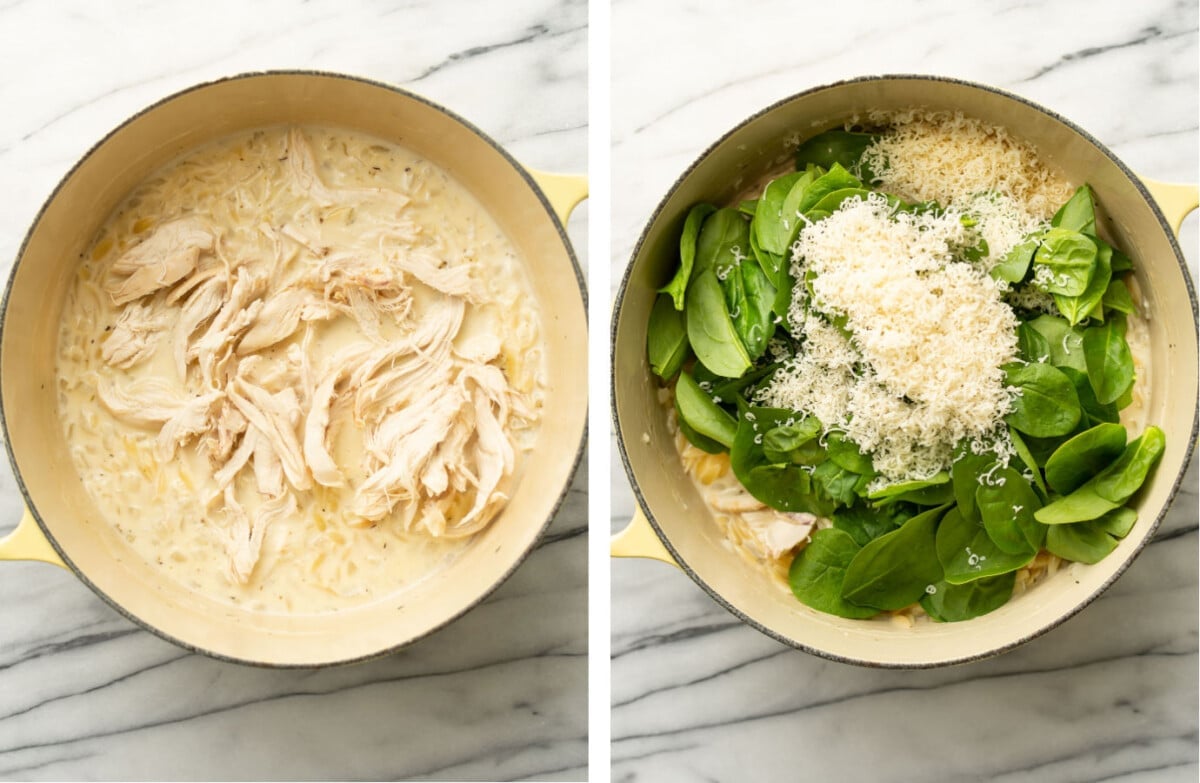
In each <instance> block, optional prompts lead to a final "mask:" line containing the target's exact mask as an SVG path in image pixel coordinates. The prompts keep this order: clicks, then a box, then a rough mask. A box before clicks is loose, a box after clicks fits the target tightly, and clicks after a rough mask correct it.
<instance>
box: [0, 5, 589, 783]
mask: <svg viewBox="0 0 1200 783" xmlns="http://www.w3.org/2000/svg"><path fill="white" fill-rule="evenodd" d="M586 24H587V8H586V5H585V4H584V3H582V2H578V1H576V0H520V2H504V3H485V2H434V1H433V0H426V1H424V2H422V1H421V0H417V1H416V2H392V3H366V2H355V3H349V2H338V1H337V0H316V1H315V2H310V3H299V2H283V1H282V0H266V2H256V3H244V2H237V0H205V2H202V3H187V4H185V3H166V2H161V3H155V2H110V3H101V2H85V1H84V0H78V1H76V2H57V3H43V2H37V1H36V0H15V1H14V0H4V1H3V2H0V106H3V111H0V183H3V187H0V259H2V261H0V263H2V264H3V267H4V274H5V277H7V270H8V267H9V265H10V264H11V262H12V259H13V257H14V256H15V254H16V251H17V248H18V246H19V244H20V241H21V238H22V237H23V236H24V233H25V230H26V228H27V227H28V225H29V223H30V222H31V221H32V219H33V217H34V214H35V213H36V211H37V209H38V207H39V205H40V204H41V203H42V201H43V200H44V199H45V197H46V196H47V195H48V194H49V193H50V191H51V189H52V188H53V187H54V185H55V183H56V182H57V181H58V179H59V178H60V177H61V176H62V175H63V174H64V173H65V172H66V171H67V169H68V168H69V167H70V166H71V164H72V163H73V162H74V161H75V160H76V159H77V158H78V156H79V155H80V154H81V153H82V152H83V151H84V150H86V149H87V148H88V147H89V146H90V145H91V144H92V143H93V142H94V141H95V140H96V139H98V138H99V137H100V136H101V135H102V134H104V133H105V132H107V131H108V130H110V129H111V128H112V127H114V126H115V125H117V124H118V123H120V122H121V121H122V120H124V119H125V118H126V117H127V116H129V115H130V114H131V113H133V112H134V111H136V110H138V109H140V108H141V107H143V106H145V105H147V104H149V103H151V102H153V101H155V100H157V99H159V98H162V97H165V96H166V95H168V94H170V93H172V92H174V91H176V90H178V89H181V88H183V87H186V86H188V85H190V84H193V83H196V82H200V81H204V80H208V79H211V78H216V77H220V76H225V75H231V74H235V73H239V72H243V71H248V70H260V69H269V68H317V69H328V70H334V71H342V72H346V73H351V74H358V75H362V76H367V77H371V78H374V79H379V80H382V81H386V82H390V83H394V84H398V85H401V86H404V87H408V88H411V89H412V90H414V91H417V92H419V93H421V94H424V95H426V96H428V97H429V98H431V99H433V100H435V101H438V102H441V103H443V104H445V105H447V106H450V107H451V108H453V110H454V111H456V112H458V113H459V114H461V115H463V116H465V117H467V118H468V119H470V120H471V121H472V122H474V123H475V124H476V125H478V126H479V127H480V128H482V129H483V130H484V131H485V132H487V133H488V134H489V135H491V136H492V137H493V138H495V139H497V140H498V141H499V142H500V143H502V144H503V145H505V146H506V147H507V148H508V150H509V151H510V152H512V154H513V155H514V156H515V157H517V158H518V159H519V160H521V161H522V162H523V163H525V164H526V165H529V166H533V167H538V168H543V169H548V170H558V171H583V170H585V169H586V165H587V161H586V151H587V102H586V89H587V29H586ZM586 212H587V209H586V206H585V207H584V208H582V209H581V210H579V211H577V213H576V216H575V218H574V219H573V220H572V222H571V227H570V233H571V237H572V239H573V240H574V243H575V246H576V248H577V252H579V254H580V256H581V257H582V256H583V249H584V248H585V247H586V243H587V219H586ZM586 472H587V471H586V465H585V466H584V467H583V468H582V469H581V471H580V473H579V474H578V477H577V479H576V481H575V483H574V485H573V487H572V491H571V494H570V497H569V499H568V501H567V503H566V504H565V506H564V507H563V509H562V511H561V512H560V513H559V514H558V516H557V518H556V520H555V522H554V523H553V525H552V527H551V529H550V531H549V534H548V535H547V536H546V538H545V539H544V540H543V541H542V542H541V544H540V546H539V547H538V549H537V550H536V551H535V552H534V553H533V554H532V555H531V556H530V558H529V559H528V560H527V561H526V563H525V564H524V565H523V566H522V567H521V568H520V569H519V570H518V571H517V573H516V575H515V576H514V577H513V578H512V579H511V580H510V581H508V582H507V583H506V584H505V585H504V586H503V587H502V588H501V589H500V590H499V591H497V592H496V593H495V594H494V595H492V596H491V598H489V599H488V600H487V601H486V602H485V603H484V604H483V605H481V606H480V607H478V608H477V609H475V610H474V611H472V612H471V613H469V614H468V615H467V616H466V617H464V618H462V619H461V620H460V621H458V622H456V623H454V624H453V625H452V626H450V627H449V628H447V629H445V630H444V631H443V632H440V633H438V634H436V635H434V636H433V637H431V638H429V639H428V640H426V641H424V642H421V643H420V644H418V645H416V646H414V647H412V648H410V649H408V650H406V651H404V652H401V653H400V654H397V655H394V656H391V657H388V658H386V659H383V660H379V661H375V662H373V663H367V664H362V665H358V666H353V667H348V668H339V669H333V670H325V671H316V672H313V671H268V670H261V669H254V668H247V667H241V666H236V665H230V664H224V663H218V662H216V661H212V660H209V659H207V658H204V657H201V656H197V655H192V654H188V653H185V652H183V651H182V650H180V649H178V648H176V647H174V646H172V645H170V644H168V643H166V642H163V641H161V640H159V639H158V638H156V637H154V636H152V635H150V634H149V633H147V632H145V631H142V630H140V629H138V628H137V627H135V626H133V625H132V624H130V623H129V622H128V621H126V620H124V619H123V618H121V617H119V616H118V615H117V614H116V613H115V612H113V611H112V610H111V609H109V608H108V607H107V606H106V605H104V604H103V603H101V601H100V600H99V599H98V598H96V597H94V596H93V595H92V593H91V592H90V591H88V589H87V588H86V587H84V586H83V585H82V584H81V583H80V582H78V581H76V580H75V579H74V578H72V576H71V575H69V574H67V573H65V572H62V571H59V570H58V569H56V568H53V567H50V566H45V565H41V564H20V563H3V564H0V778H4V779H14V778H15V779H24V778H35V779H53V778H59V779H61V778H87V779H98V778H99V779H121V778H124V779H137V778H143V779H144V778H149V779H155V778H167V779H170V778H190V779H229V778H234V779H237V778H240V779H255V778H258V779H266V778H276V779H277V778H293V779H302V778H339V779H352V778H353V779H363V778H368V779H369V778H375V779H389V778H419V779H435V778H436V779H446V778H451V779H483V780H512V779H550V780H580V779H583V778H584V777H585V776H586V763H587V746H586V742H587V664H586V660H587V658H586V652H587V650H586V647H587V630H586V607H587V600H586V568H585V567H584V563H585V561H586V543H585V541H586V536H585V535H584V533H585V531H586V518H587V503H586V491H585V487H586V484H585V482H584V480H583V479H584V477H586ZM19 513H20V500H19V496H18V493H17V491H16V488H15V486H14V482H13V479H12V477H11V473H10V469H9V466H8V463H7V461H5V462H4V463H3V465H0V532H2V531H3V530H6V529H7V527H8V526H10V525H11V524H12V523H14V522H15V521H16V520H17V518H18V516H19Z"/></svg>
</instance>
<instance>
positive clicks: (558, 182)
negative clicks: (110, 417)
mask: <svg viewBox="0 0 1200 783" xmlns="http://www.w3.org/2000/svg"><path fill="white" fill-rule="evenodd" d="M283 123H308V124H321V125H329V126H336V127H343V128H348V129H353V130H357V131H362V132H365V133H369V134H372V135H375V136H378V137H380V138H383V139H386V140H390V141H394V142H396V143H399V144H403V145H404V146H406V147H408V148H410V149H412V150H415V151H417V152H419V153H421V154H422V155H424V156H426V157H427V158H428V159H429V160H431V161H433V162H435V163H437V164H438V165H440V166H442V167H443V168H445V169H446V170H448V171H449V172H450V173H451V174H452V175H453V176H455V177H456V178H457V179H458V180H459V181H460V182H462V183H463V184H464V185H465V186H466V187H467V188H468V189H469V190H470V191H471V192H472V193H473V194H474V195H475V196H476V197H477V198H478V199H479V200H480V202H482V203H483V205H484V206H485V207H486V208H487V210H488V211H489V212H490V213H491V215H492V216H493V217H494V218H495V219H496V221H497V222H498V223H499V225H500V226H501V227H502V228H503V229H504V230H505V232H506V233H507V234H508V236H509V237H510V239H511V240H512V242H513V244H514V245H515V246H516V248H517V250H518V252H519V253H520V255H521V256H522V257H523V258H524V259H525V261H526V263H527V264H528V265H529V268H530V275H529V277H530V280H531V281H532V284H533V287H534V292H535V297H536V299H537V306H538V307H539V308H540V309H541V314H542V322H543V323H544V324H545V325H546V328H545V330H544V335H545V340H546V361H547V368H548V370H547V375H548V388H549V390H550V391H549V393H548V394H547V399H546V406H545V410H544V414H543V422H542V433H543V434H542V436H541V437H540V438H539V440H538V443H537V447H536V448H535V449H534V450H533V451H532V453H531V454H530V456H529V459H528V462H527V463H526V467H525V476H526V478H525V480H523V481H521V482H520V483H519V485H518V486H517V488H516V490H515V491H514V493H513V496H512V498H511V499H510V501H509V502H508V504H507V505H506V506H505V508H504V510H503V512H502V513H501V515H500V516H499V517H498V518H497V519H496V520H495V521H494V522H493V524H492V525H490V526H489V527H488V528H487V530H486V531H484V532H483V533H481V534H480V535H479V536H478V538H477V539H476V540H475V541H474V542H473V544H472V546H471V547H470V548H469V549H468V550H467V552H465V553H464V554H463V555H462V556H461V557H459V558H458V559H457V560H456V562H455V563H454V564H453V565H452V566H451V567H449V568H447V569H445V570H444V571H443V572H441V573H440V574H438V575H437V576H436V577H435V578H433V579H430V580H427V581H425V582H423V583H422V584H421V585H420V586H419V587H417V588H414V589H413V590H410V591H407V592H405V593H403V594H402V595H401V596H396V597H393V598H390V599H384V600H381V601H380V602H378V603H375V604H372V605H369V606H364V607H361V608H356V609H353V610H350V611H343V612H337V613H331V614H323V615H307V616H305V615H296V616H275V615H265V614H255V613H250V612H245V611H240V610H238V609H235V608H233V607H231V606H228V605H224V604H217V603H215V602H213V601H211V600H209V599H206V598H203V597H202V596H198V595H196V594H194V593H191V592H189V591H187V590H185V589H184V588H183V587H181V586H180V585H178V584H176V583H175V582H172V581H170V580H167V579H164V578H163V577H162V576H161V574H160V572H158V571H156V570H155V569H153V568H151V567H150V566H149V565H148V564H147V563H145V562H143V561H141V560H140V559H139V558H138V557H137V556H136V555H134V553H133V552H132V550H130V549H128V548H127V547H126V546H125V545H124V544H123V543H122V542H121V541H119V540H117V539H116V536H115V535H114V533H113V530H112V529H111V527H110V525H109V524H108V523H106V522H105V521H104V520H103V519H102V518H101V516H100V514H99V512H98V511H97V509H96V507H95V505H94V504H93V503H92V501H91V500H90V499H89V497H88V495H87V493H86V492H85V491H84V488H83V485H82V483H81V482H80V480H79V478H78V475H77V474H76V472H75V469H74V467H73V464H72V462H71V458H70V455H69V454H68V451H67V444H66V442H65V440H64V437H63V433H62V427H61V425H60V423H59V420H58V409H57V401H56V394H55V391H54V390H55V388H56V385H55V375H54V357H55V356H56V354H57V350H56V341H57V336H58V321H59V315H60V313H61V311H62V305H63V301H64V296H65V293H66V290H67V286H68V284H69V282H70V281H71V279H72V278H73V276H74V264H75V260H76V259H77V258H79V257H80V254H81V253H82V252H83V250H84V249H85V246H86V245H87V243H88V242H89V241H90V240H91V238H92V236H93V235H94V234H95V232H96V230H97V229H98V228H99V227H100V225H101V224H102V223H103V222H104V220H105V218H106V217H107V216H108V214H109V213H110V212H111V211H112V209H113V208H114V207H115V206H116V205H117V204H118V202H120V200H121V199H122V198H123V197H124V196H125V195H126V194H127V193H128V192H129V191H130V190H131V189H132V188H133V187H134V186H136V185H137V184H138V183H139V182H141V181H142V180H143V179H144V178H145V177H146V176H147V175H149V174H150V173H151V172H152V171H154V170H155V169H157V168H159V167H160V166H162V165H163V164H165V163H166V162H168V161H169V160H171V159H172V158H175V157H176V156H178V155H179V154H181V153H182V152H184V151H185V150H188V149H191V148H194V147H197V146H199V145H202V144H204V143H206V142H208V141H210V140H212V139H216V138H218V137H221V136H225V135H228V134H231V133H235V132H238V131H241V130H245V129H250V128H255V127H263V126H269V125H278V124H283ZM585 193H586V182H585V181H584V180H583V178H582V177H569V176H558V175H550V174H541V173H537V172H531V171H528V170H526V169H524V168H522V167H521V166H520V165H519V164H518V163H517V162H516V161H515V160H513V159H512V158H511V157H510V156H509V155H508V153H506V152H505V151H504V150H503V148H501V147H500V146H499V145H498V144H496V142H494V141H492V140H491V139H489V138H488V137H487V136H485V135H484V134H483V133H481V132H480V131H479V130H478V129H476V128H474V127H473V126H471V125H470V124H469V123H467V122H466V121H464V120H462V119H461V118H459V117H457V116H455V115H454V114H452V113H450V112H449V111H447V110H446V109H443V108H442V107H440V106H437V105H436V104H434V103H431V102H430V101H427V100H425V99H424V98H420V97H418V96H416V95H413V94H411V93H408V92H405V91H403V90H400V89H397V88H395V87H391V86H388V85H385V84H380V83H377V82H371V81H367V80H364V79H359V78H353V77H349V76H342V75H338V74H329V73H317V72H291V71H288V72H270V73H254V74H245V75H241V76H235V77H232V78H229V79H223V80H220V81H216V82H212V83H208V84H201V85H198V86H196V87H193V88H191V89H188V90H185V91H183V92H180V93H178V94H176V95H173V96H171V97H169V98H166V99H165V100H163V101H160V102H159V103H157V104H155V105H153V106H151V107H150V108H148V109H146V110H144V111H142V112H141V113H139V114H137V115H135V116H134V117H132V118H130V119H129V120H128V121H127V122H125V123H124V124H123V125H121V126H120V127H119V128H117V129H116V130H114V131H113V132H112V133H110V134H109V135H108V136H106V137H105V138H104V139H103V140H102V141H100V143H98V144H97V145H96V146H95V147H93V148H92V149H91V151H89V152H88V153H87V155H85V156H84V158H83V159H82V160H80V161H79V163H77V164H76V165H75V167H74V168H73V169H72V170H71V171H70V172H69V173H68V174H67V175H66V177H65V178H64V179H63V181H62V182H61V183H60V184H59V185H58V187H57V188H56V189H55V191H54V193H53V194H52V195H51V196H50V199H49V200H48V201H47V202H46V204H45V206H44V207H43V208H42V210H41V212H40V213H39V215H38V217H37V219H36V221H35V222H34V224H33V227H32V228H30V230H29V234H28V235H27V236H26V238H25V242H24V244H23V245H22V247H21V252H20V255H19V256H18V258H17V261H16V263H15V265H14V267H13V272H12V276H11V278H10V279H9V283H8V288H7V290H6V292H5V297H4V305H3V313H2V320H0V413H2V415H3V424H4V429H5V434H6V436H7V437H6V441H7V446H8V450H9V458H10V459H11V461H12V465H13V469H14V471H15V473H16V476H17V481H18V484H19V485H20V488H21V491H22V493H23V494H24V496H25V503H26V507H27V512H26V514H25V516H24V518H23V519H22V520H21V522H20V524H19V525H18V527H17V529H16V530H15V531H14V532H13V533H12V534H10V535H9V536H8V537H7V538H6V539H4V540H3V541H0V559H35V560H44V561H46V562H50V563H56V564H58V565H62V566H65V567H67V568H70V569H71V570H72V571H74V572H75V573H76V574H77V575H78V576H79V578H80V579H82V580H83V581H84V582H85V583H86V584H87V585H88V586H89V587H91V588H92V589H93V590H94V591H95V592H96V593H97V594H98V595H99V596H100V597H101V598H103V599H104V600H105V601H107V602H108V603H110V604H111V605H112V606H113V607H114V608H115V609H117V610H118V611H119V612H121V613H122V614H124V615H125V616H126V617H128V618H130V619H131V620H134V621H135V622H137V623H139V624H141V625H142V626H144V627H146V628H147V629H149V630H151V631H153V632H154V633H156V634H158V635H160V636H162V637H164V638H166V639H168V640H170V641H173V642H175V643H177V644H179V645H181V646H184V647H187V648H190V649H194V650H197V651H200V652H203V653H206V654H209V655H212V656H215V657H218V658H224V659H229V660H235V661H239V662H245V663H254V664H262V665H276V666H315V665H324V664H330V663H341V662H349V661H356V660H362V659H365V658H371V657H374V656H378V655H381V654H384V653H387V652H390V651H392V650H395V649H397V648H399V647H401V646H403V645H405V644H409V643H411V642H413V641H415V640H417V639H420V638H421V637H423V636H425V635H427V634H429V633H431V632H432V631H434V630H436V629H438V628H440V627H442V626H443V625H445V624H446V623H448V622H450V621H451V620H453V619H455V618H456V617H458V616H460V615H462V614H463V613H464V612H466V611H467V610H468V609H470V608H471V607H472V606H474V605H475V604H477V603H478V602H479V601H481V600H482V599H483V598H484V596H486V595H487V594H488V593H490V592H491V591H492V590H493V589H495V588H496V587H497V586H498V585H499V584H500V583H501V582H502V581H504V579H505V578H506V577H507V576H508V575H509V574H511V573H512V572H513V570H514V569H515V568H516V567H517V565H518V564H519V563H520V561H521V560H522V559H523V558H524V557H525V556H526V555H527V554H528V553H529V551H530V550H531V549H532V548H533V546H534V544H535V543H536V541H537V539H538V537H539V535H540V534H541V532H542V531H543V530H544V529H545V528H546V526H547V525H548V524H549V522H550V519H551V518H552V516H553V514H554V512H555V510H556V509H557V508H558V506H559V503H560V502H561V501H562V498H563V496H564V495H565V494H566V489H567V485H568V483H569V482H570V479H571V476H572V474H573V473H574V470H575V467H576V466H577V464H578V461H579V458H580V455H581V453H582V445H583V434H584V425H585V420H586V408H587V364H586V361H587V359H586V356H587V324H586V317H585V314H584V297H583V278H582V275H581V273H580V270H579V266H578V264H577V262H576V260H575V256H574V254H573V253H572V251H571V247H570V244H569V242H568V240H567V236H566V233H565V231H564V228H563V225H564V223H565V222H566V219H567V215H568V214H569V212H570V210H571V209H572V207H574V205H575V204H577V203H578V202H579V201H580V200H581V199H582V198H583V197H584V195H585Z"/></svg>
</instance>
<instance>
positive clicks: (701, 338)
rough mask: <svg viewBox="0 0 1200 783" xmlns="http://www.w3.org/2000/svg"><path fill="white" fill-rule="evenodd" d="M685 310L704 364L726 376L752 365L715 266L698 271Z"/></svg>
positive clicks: (689, 331) (736, 374)
mask: <svg viewBox="0 0 1200 783" xmlns="http://www.w3.org/2000/svg"><path fill="white" fill-rule="evenodd" d="M684 313H685V314H686V316H687V335H688V340H689V341H690V342H691V344H692V350H693V351H694V352H695V353H696V358H697V359H699V360H700V362H701V363H702V364H703V365H704V366H705V367H707V368H708V369H709V370H712V371H713V372H714V373H716V374H717V375H720V376H722V377H724V378H737V377H739V376H741V374H742V373H744V372H746V370H748V369H750V365H751V362H750V355H749V354H748V353H746V347H745V346H744V345H742V340H741V338H740V337H738V334H737V330H736V329H735V328H734V326H733V319H732V318H730V317H729V310H728V309H726V306H725V294H724V293H723V292H722V291H721V284H720V283H719V282H718V281H717V275H716V273H715V272H713V270H712V269H703V270H700V271H698V272H697V273H696V275H695V279H694V280H693V281H692V284H691V286H690V287H689V289H688V306H687V308H686V309H685V310H684Z"/></svg>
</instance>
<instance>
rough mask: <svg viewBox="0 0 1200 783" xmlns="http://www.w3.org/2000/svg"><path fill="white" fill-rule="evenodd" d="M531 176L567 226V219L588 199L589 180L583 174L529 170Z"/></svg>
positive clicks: (555, 212)
mask: <svg viewBox="0 0 1200 783" xmlns="http://www.w3.org/2000/svg"><path fill="white" fill-rule="evenodd" d="M527 171H528V172H529V176H531V177H533V181H534V182H536V183H537V185H538V187H539V188H541V190H542V193H544V194H545V195H546V200H547V201H549V202H550V206H551V207H553V208H554V214H556V215H558V219H559V220H560V221H562V224H563V225H564V226H565V225H567V218H569V217H570V216H571V212H572V211H573V210H574V209H575V207H577V206H579V202H581V201H583V200H584V199H585V198H587V194H588V179H587V177H586V176H584V175H583V174H552V173H550V172H549V171H538V170H537V169H527Z"/></svg>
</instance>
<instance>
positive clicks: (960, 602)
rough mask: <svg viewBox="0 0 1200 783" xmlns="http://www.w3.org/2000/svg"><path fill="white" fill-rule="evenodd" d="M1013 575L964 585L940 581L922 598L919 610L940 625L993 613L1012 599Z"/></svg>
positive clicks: (1014, 576)
mask: <svg viewBox="0 0 1200 783" xmlns="http://www.w3.org/2000/svg"><path fill="white" fill-rule="evenodd" d="M1016 580H1017V575H1016V574H1015V573H1008V574H1001V575H1000V576H993V577H991V578H988V579H977V580H975V581H973V582H968V583H967V584H964V585H952V584H950V583H949V582H939V583H938V584H936V585H934V586H933V587H934V590H933V592H932V593H930V594H929V595H926V596H925V597H924V598H922V599H921V607H922V608H923V609H924V610H925V612H926V614H928V615H929V616H930V617H931V618H933V619H934V620H935V621H936V622H939V623H957V622H961V621H963V620H970V619H973V618H975V617H979V616H981V615H985V614H987V613H988V612H994V611H996V610H997V609H999V608H1000V607H1001V606H1004V605H1005V604H1006V603H1008V599H1010V598H1012V592H1013V585H1014V584H1015V583H1016Z"/></svg>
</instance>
